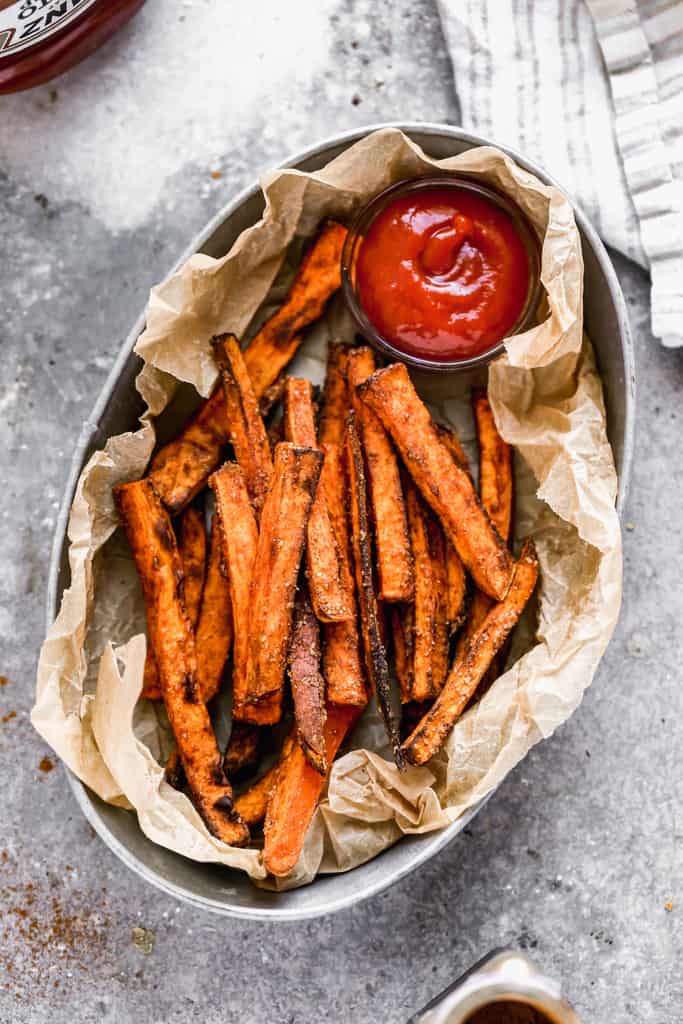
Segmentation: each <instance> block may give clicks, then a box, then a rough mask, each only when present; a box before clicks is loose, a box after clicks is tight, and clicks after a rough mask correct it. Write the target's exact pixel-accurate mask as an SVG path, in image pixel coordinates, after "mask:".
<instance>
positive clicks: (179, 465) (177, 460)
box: [149, 383, 230, 515]
mask: <svg viewBox="0 0 683 1024" xmlns="http://www.w3.org/2000/svg"><path fill="white" fill-rule="evenodd" d="M229 440H230V435H229V432H228V421H227V417H226V411H225V399H224V397H223V389H222V387H221V385H220V383H219V384H218V387H217V388H216V389H215V391H214V392H213V394H212V395H211V398H209V399H207V401H206V402H204V404H203V405H202V406H201V407H200V409H199V412H198V413H197V414H196V416H194V417H193V419H191V420H190V422H189V423H188V425H187V426H186V427H185V428H184V430H182V431H181V433H180V434H179V435H178V437H177V438H176V439H175V441H171V442H170V443H169V444H166V445H164V447H163V448H160V449H159V451H158V452H157V453H156V455H155V456H154V458H153V459H152V463H151V466H150V470H149V479H150V480H151V481H152V483H153V484H154V486H155V488H156V490H157V493H158V495H159V497H160V498H161V500H162V501H163V503H164V505H165V506H166V508H167V509H168V510H169V512H170V513H171V515H174V514H175V513H177V512H180V511H181V509H183V508H184V507H185V506H186V505H187V504H189V502H191V501H192V499H193V498H194V496H195V494H198V493H199V491H201V489H202V487H204V485H205V483H206V480H207V477H208V476H209V474H210V473H211V472H213V470H214V469H215V468H216V466H217V465H218V463H219V462H220V457H221V452H222V450H223V447H224V446H225V445H226V444H227V443H228V441H229Z"/></svg>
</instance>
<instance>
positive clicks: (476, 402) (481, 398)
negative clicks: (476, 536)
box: [456, 390, 513, 695]
mask: <svg viewBox="0 0 683 1024" xmlns="http://www.w3.org/2000/svg"><path fill="white" fill-rule="evenodd" d="M472 411H473V413H474V421H475V424H476V427H477V440H478V442H479V492H480V496H481V503H482V505H483V506H484V508H485V509H486V511H487V512H488V515H489V518H490V520H491V522H492V523H494V525H495V526H496V528H497V530H498V532H499V534H500V536H501V537H502V539H503V540H504V541H506V542H507V541H509V539H510V529H511V526H512V502H513V491H512V451H511V449H510V446H509V445H507V444H506V443H505V441H504V440H503V439H502V437H501V436H500V434H499V433H498V428H497V427H496V423H495V420H494V418H493V413H492V411H491V406H490V405H489V400H488V397H487V395H486V392H485V391H479V390H476V391H473V392H472ZM491 604H492V602H491V598H490V597H488V596H487V595H486V594H483V593H482V592H481V591H480V590H476V591H475V593H474V596H473V598H472V602H471V604H470V608H469V612H468V615H467V620H466V622H465V627H464V629H463V631H462V634H461V636H460V637H458V647H457V651H456V654H457V655H462V653H463V652H464V650H465V648H466V646H467V645H468V644H469V642H470V640H471V639H472V637H473V636H474V634H475V633H476V631H477V630H478V628H479V626H480V625H481V623H482V621H483V620H484V618H485V617H486V615H487V614H488V612H489V610H490V608H491ZM503 657H504V655H503V652H502V651H501V652H500V653H499V654H498V655H496V657H495V658H494V659H493V661H492V662H491V667H490V669H489V671H488V672H487V673H486V677H485V678H484V679H483V680H482V682H481V685H480V686H479V688H478V694H479V695H481V693H482V692H483V691H484V690H485V689H487V688H488V685H490V684H491V682H492V681H493V679H494V678H495V677H496V676H497V675H498V668H499V662H500V660H501V659H502V658H503Z"/></svg>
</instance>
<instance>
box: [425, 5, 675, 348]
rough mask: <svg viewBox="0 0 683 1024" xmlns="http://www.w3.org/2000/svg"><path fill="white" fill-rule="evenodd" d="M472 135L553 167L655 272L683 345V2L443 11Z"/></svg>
mask: <svg viewBox="0 0 683 1024" xmlns="http://www.w3.org/2000/svg"><path fill="white" fill-rule="evenodd" d="M437 2H438V5H439V8H440V11H441V16H442V22H443V26H444V31H445V35H446V41H447V44H448V47H449V50H450V54H451V59H452V62H453V69H454V74H455V85H456V90H457V93H458V98H459V100H460V105H461V113H462V124H463V126H464V127H465V128H468V129H471V130H472V131H474V132H477V133H479V134H481V135H487V136H490V137H492V138H494V139H496V140H497V141H500V142H501V143H504V144H507V145H510V146H512V147H513V148H516V149H519V150H520V151H521V152H523V153H524V154H525V155H527V156H529V157H530V158H531V159H535V160H537V161H538V162H539V163H541V164H542V165H543V166H544V167H545V168H546V169H547V170H548V172H549V173H550V174H551V175H553V177H555V178H556V179H557V180H558V181H559V182H560V184H561V185H563V186H564V188H566V189H567V191H568V192H569V193H570V194H572V195H573V196H574V197H575V198H576V199H577V201H578V202H579V204H580V205H581V206H582V208H583V209H584V211H585V212H586V214H587V215H588V217H589V218H590V219H591V220H592V221H593V223H594V224H595V226H596V227H597V229H598V231H599V232H600V233H601V235H602V236H603V238H604V239H605V241H607V242H608V243H609V244H610V245H612V246H614V247H615V248H616V249H619V250H620V251H621V252H623V253H625V254H626V255H627V256H629V257H631V259H634V260H636V261H637V262H638V263H640V264H641V265H642V266H644V267H648V268H649V270H650V275H651V281H652V330H653V333H654V335H655V336H656V337H658V338H660V339H661V340H662V342H663V343H664V344H665V345H669V346H681V345H683V0H437Z"/></svg>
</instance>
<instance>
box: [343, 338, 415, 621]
mask: <svg viewBox="0 0 683 1024" xmlns="http://www.w3.org/2000/svg"><path fill="white" fill-rule="evenodd" d="M374 369H375V357H374V355H373V353H372V349H369V348H367V346H363V347H362V348H355V349H352V350H351V351H350V352H349V354H348V357H347V371H346V373H347V378H348V382H349V389H350V392H351V401H352V404H353V408H354V410H355V412H356V419H357V423H358V430H359V433H360V437H361V441H362V443H363V451H364V453H365V465H366V468H367V478H368V489H369V492H370V501H371V503H372V513H373V521H374V526H375V544H376V557H377V570H378V578H379V597H380V598H381V599H382V600H383V601H411V600H412V598H413V594H414V591H415V577H414V572H413V556H412V552H411V550H410V538H409V536H408V520H407V517H406V507H405V501H404V498H403V490H402V487H401V477H400V474H399V468H398V459H397V458H396V453H395V452H394V449H393V446H392V444H391V441H390V440H389V436H388V434H387V432H386V430H385V429H384V427H383V426H382V424H381V422H380V420H379V419H378V418H377V416H376V415H375V413H374V412H373V411H372V409H370V408H369V407H368V405H367V404H366V403H365V402H363V401H362V399H361V398H360V396H359V395H358V392H357V391H356V388H357V386H358V385H359V384H362V383H363V382H364V381H366V380H367V379H368V377H369V376H370V375H371V374H372V373H373V372H374Z"/></svg>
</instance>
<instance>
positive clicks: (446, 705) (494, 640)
mask: <svg viewBox="0 0 683 1024" xmlns="http://www.w3.org/2000/svg"><path fill="white" fill-rule="evenodd" d="M537 578H538V560H537V558H536V552H535V549H534V545H533V542H532V541H530V540H527V541H525V543H524V545H523V547H522V551H521V554H520V557H519V561H518V562H517V563H516V565H515V570H514V575H513V579H512V583H511V585H510V588H509V590H508V593H507V596H506V597H505V598H504V599H503V600H502V601H501V602H500V603H498V604H495V605H494V606H493V607H492V608H491V610H490V611H489V613H488V615H487V616H486V618H485V619H484V621H483V622H482V624H481V626H480V627H479V629H478V630H477V632H476V633H475V634H474V636H473V637H472V640H471V642H470V644H469V645H468V647H467V649H466V651H465V652H464V654H463V656H462V657H461V658H456V660H455V662H454V664H453V666H452V668H451V670H450V672H449V674H448V679H447V680H446V684H445V686H444V688H443V690H442V691H441V693H440V695H439V696H438V697H437V699H436V701H435V702H434V704H433V705H432V707H431V708H430V710H429V711H428V712H427V714H426V715H425V716H424V718H423V719H422V721H421V722H420V723H419V724H418V725H417V727H416V728H415V729H414V730H413V732H412V733H411V734H410V736H409V737H408V738H407V740H405V742H404V743H403V750H404V752H405V755H406V757H407V759H408V761H410V763H411V764H425V763H426V762H427V761H429V759H430V758H431V757H432V756H433V755H434V754H435V753H436V752H437V750H439V748H440V747H441V745H442V744H443V742H444V740H445V739H446V736H447V735H448V733H449V732H450V731H451V729H452V728H453V726H454V724H455V722H456V721H457V719H458V718H459V716H460V715H461V714H462V712H463V710H464V709H465V707H466V706H467V703H468V702H469V700H470V698H471V697H472V695H473V693H474V691H475V690H476V688H477V686H478V684H479V682H480V680H481V679H482V677H483V676H484V674H485V672H486V670H487V669H488V667H489V665H490V664H491V661H492V659H493V658H494V656H495V654H496V652H497V651H499V650H500V648H501V647H502V645H503V644H504V642H505V640H506V639H507V637H508V636H509V634H510V632H511V631H512V629H513V627H514V626H515V624H516V623H517V621H518V619H519V617H520V615H521V614H522V611H523V610H524V607H525V605H526V603H527V601H528V600H529V598H530V597H531V595H532V593H533V591H534V588H535V586H536V580H537Z"/></svg>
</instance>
